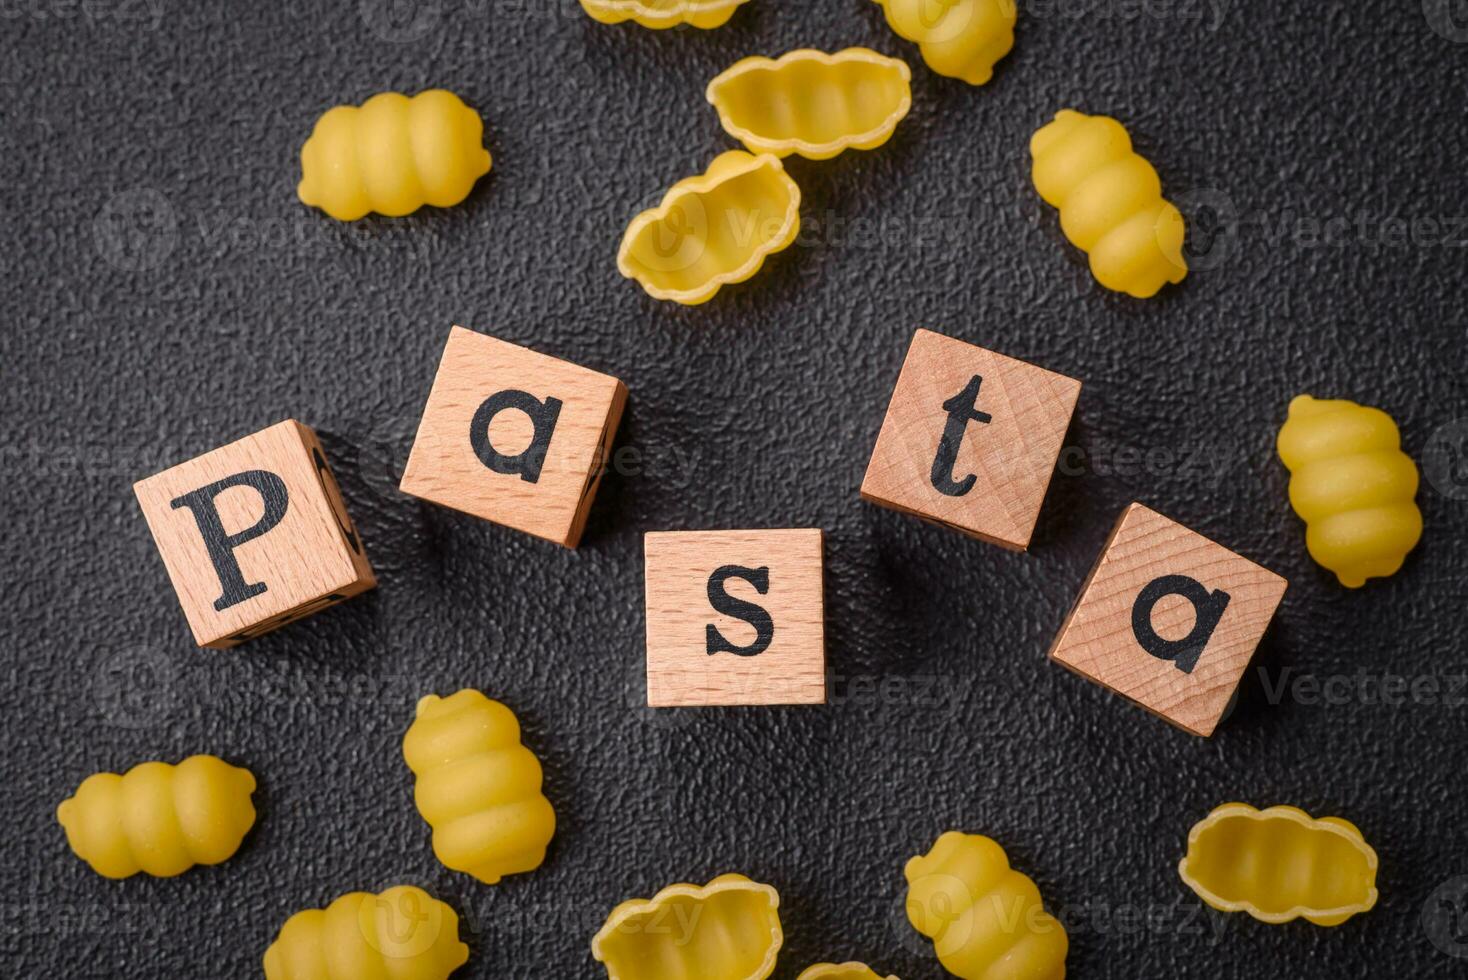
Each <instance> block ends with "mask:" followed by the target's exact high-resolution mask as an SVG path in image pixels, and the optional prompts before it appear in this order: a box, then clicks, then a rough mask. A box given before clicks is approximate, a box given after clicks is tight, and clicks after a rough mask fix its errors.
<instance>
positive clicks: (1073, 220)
mask: <svg viewBox="0 0 1468 980" xmlns="http://www.w3.org/2000/svg"><path fill="white" fill-rule="evenodd" d="M1030 155H1031V157H1032V158H1033V161H1034V169H1033V178H1034V181H1035V189H1036V190H1037V191H1039V192H1040V196H1041V197H1042V198H1044V199H1045V201H1046V203H1048V204H1051V205H1053V206H1054V207H1057V208H1059V209H1060V228H1061V230H1062V231H1063V232H1065V237H1066V238H1068V239H1070V242H1071V244H1073V245H1075V246H1076V247H1077V248H1079V249H1080V250H1081V251H1083V252H1086V253H1088V254H1089V256H1090V260H1091V274H1092V275H1093V276H1095V277H1096V281H1097V282H1099V283H1100V284H1101V285H1103V286H1105V287H1106V288H1107V289H1112V290H1115V291H1117V292H1119V293H1127V294H1128V295H1131V296H1135V297H1137V298H1138V299H1146V298H1147V297H1149V296H1155V295H1156V294H1157V291H1158V290H1159V289H1161V288H1162V287H1163V285H1164V284H1166V283H1169V282H1173V283H1176V282H1182V281H1183V277H1184V276H1186V275H1187V274H1188V263H1187V260H1186V259H1185V258H1184V257H1183V239H1184V236H1185V232H1186V229H1185V228H1184V226H1183V217H1182V214H1181V213H1179V212H1178V209H1177V208H1176V207H1174V206H1173V205H1172V204H1171V203H1169V202H1168V201H1166V200H1164V199H1163V197H1162V182H1161V180H1159V179H1158V177H1157V171H1156V170H1154V169H1152V165H1151V164H1150V163H1148V162H1147V161H1146V160H1144V159H1142V158H1141V157H1139V156H1137V154H1136V153H1134V152H1132V140H1131V137H1130V136H1129V135H1128V134H1127V131H1126V127H1125V126H1123V125H1122V124H1121V123H1119V122H1117V121H1116V120H1115V119H1111V118H1109V117H1107V116H1088V115H1086V114H1085V113H1082V112H1076V111H1075V110H1074V109H1062V110H1060V111H1059V112H1057V113H1056V114H1055V120H1054V121H1053V122H1050V123H1048V124H1046V125H1045V126H1042V127H1041V128H1040V129H1039V130H1038V131H1037V132H1036V133H1035V135H1034V136H1033V137H1031V139H1030Z"/></svg>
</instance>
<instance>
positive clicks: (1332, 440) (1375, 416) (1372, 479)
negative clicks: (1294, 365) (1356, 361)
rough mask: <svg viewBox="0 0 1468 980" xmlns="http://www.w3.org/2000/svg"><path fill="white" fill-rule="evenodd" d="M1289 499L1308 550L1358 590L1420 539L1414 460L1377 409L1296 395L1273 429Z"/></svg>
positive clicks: (1395, 565)
mask: <svg viewBox="0 0 1468 980" xmlns="http://www.w3.org/2000/svg"><path fill="white" fill-rule="evenodd" d="M1278 442H1279V445H1278V448H1279V458H1280V459H1281V460H1282V461H1283V462H1284V464H1285V466H1286V467H1287V468H1288V469H1289V471H1290V506H1292V507H1294V509H1295V513H1296V514H1299V515H1300V517H1301V518H1302V519H1303V520H1304V521H1305V525H1306V530H1305V546H1306V547H1307V548H1308V549H1309V550H1310V557H1312V558H1314V559H1315V560H1316V561H1317V562H1319V563H1320V564H1321V565H1323V566H1325V567H1326V568H1328V569H1330V570H1331V571H1332V572H1335V574H1336V577H1337V578H1339V579H1340V582H1341V584H1342V585H1344V586H1345V587H1346V588H1348V589H1358V588H1360V587H1361V586H1363V585H1365V584H1366V580H1367V579H1368V578H1382V577H1385V576H1387V575H1394V574H1396V572H1397V570H1398V569H1400V568H1401V567H1402V562H1403V561H1404V560H1406V557H1407V553H1408V552H1409V551H1411V550H1412V549H1413V548H1415V547H1416V546H1417V542H1418V541H1420V540H1421V539H1422V511H1421V510H1419V509H1418V508H1417V499H1416V498H1417V484H1418V481H1419V475H1418V472H1417V464H1416V463H1414V462H1413V461H1412V457H1410V456H1408V455H1407V454H1406V453H1404V452H1402V437H1401V434H1400V433H1399V432H1398V431H1397V423H1396V422H1394V421H1392V417H1391V416H1390V415H1388V414H1386V413H1385V412H1383V411H1382V410H1381V409H1379V408H1367V407H1366V406H1364V405H1357V404H1356V403H1355V402H1352V401H1345V400H1320V399H1315V398H1312V397H1310V396H1309V395H1300V396H1298V397H1296V398H1295V399H1294V400H1293V401H1291V402H1290V412H1289V418H1288V419H1287V420H1286V421H1285V424H1284V425H1283V426H1281V427H1280V430H1279V441H1278Z"/></svg>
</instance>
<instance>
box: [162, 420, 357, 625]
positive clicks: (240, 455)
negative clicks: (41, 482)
mask: <svg viewBox="0 0 1468 980" xmlns="http://www.w3.org/2000/svg"><path fill="white" fill-rule="evenodd" d="M133 492H134V493H136V494H137V497H138V503H139V504H140V505H141V506H142V509H143V517H144V519H146V520H147V522H148V528H149V529H150V530H151V531H152V532H153V540H154V541H155V542H156V543H157V545H158V551H159V553H160V554H162V556H163V564H164V566H165V567H166V568H167V569H168V577H169V578H170V579H171V580H172V581H173V588H174V591H176V592H177V593H178V599H179V602H180V603H181V604H182V605H183V611H184V615H185V616H186V617H187V618H188V621H189V626H190V628H191V629H192V630H193V631H194V639H195V640H196V641H197V642H198V644H199V645H200V646H202V647H232V646H234V645H236V644H238V643H243V642H244V641H245V640H249V639H253V638H254V637H257V636H260V635H262V634H264V633H268V632H270V631H271V630H274V629H276V628H278V627H281V626H284V625H286V624H287V623H290V622H294V621H295V620H297V619H301V618H302V617H305V616H309V615H310V614H311V613H314V612H317V611H319V610H321V609H325V608H326V607H327V606H330V605H333V604H335V603H337V602H340V601H341V600H342V599H346V598H349V597H351V596H354V595H357V594H358V593H360V592H365V591H367V590H368V589H370V588H372V587H373V586H374V585H376V584H377V579H376V578H375V577H374V576H373V574H372V566H371V565H370V564H368V562H367V553H366V551H365V550H364V549H363V546H362V539H361V537H360V536H359V535H358V534H357V531H356V529H355V528H354V527H352V521H351V518H349V517H347V511H346V508H345V507H344V506H343V504H342V498H341V491H340V489H339V488H338V487H337V485H336V478H335V477H334V476H332V474H331V469H330V468H329V467H328V466H327V465H326V454H325V453H324V452H323V451H322V449H321V442H320V441H319V440H318V439H317V438H316V433H314V432H312V431H311V430H310V429H309V428H307V427H306V426H304V425H302V424H301V423H299V422H295V421H289V420H288V421H285V422H281V423H279V424H278V425H273V426H271V427H270V428H268V429H262V430H261V431H259V432H257V433H255V434H254V435H252V436H246V437H245V438H243V439H241V440H240V441H239V442H233V443H230V444H229V445H228V446H224V447H222V448H220V449H216V450H214V451H213V452H210V453H205V454H204V455H203V456H200V457H198V458H196V459H191V460H189V461H188V462H187V463H181V464H179V465H178V466H175V467H173V468H172V469H169V470H164V471H163V472H162V473H159V474H157V475H156V476H151V477H149V478H148V479H146V480H140V481H139V482H138V483H136V484H134V485H133Z"/></svg>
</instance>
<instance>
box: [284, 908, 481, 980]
mask: <svg viewBox="0 0 1468 980" xmlns="http://www.w3.org/2000/svg"><path fill="white" fill-rule="evenodd" d="M468 959H469V947H468V946H465V945H464V944H463V943H462V942H460V941H459V917H458V915H457V914H455V912H454V910H453V909H452V908H450V907H449V906H448V905H446V904H444V903H443V902H440V901H439V900H438V899H436V898H434V897H433V896H431V895H429V894H428V893H427V892H425V891H423V890H422V889H421V888H415V887H413V886H412V885H398V886H396V887H394V888H389V889H387V890H386V891H384V892H382V893H381V894H378V895H370V894H367V893H366V892H352V893H350V894H348V895H343V896H341V897H340V898H338V899H337V900H336V901H334V902H332V903H331V904H330V905H328V906H327V907H326V908H324V909H307V910H306V911H304V912H297V913H296V914H295V915H293V916H291V917H290V918H289V919H287V920H286V921H285V925H283V926H281V927H280V933H279V934H278V935H277V936H276V937H275V942H273V943H271V944H270V948H269V949H267V950H266V951H265V957H264V966H265V980H366V978H369V977H373V978H378V977H380V978H388V977H391V978H392V980H445V978H446V977H448V975H449V974H450V973H453V972H454V971H455V970H457V969H458V968H459V967H461V966H463V965H464V963H465V962H466V961H467V960H468Z"/></svg>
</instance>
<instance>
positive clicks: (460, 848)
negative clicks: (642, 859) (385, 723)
mask: <svg viewBox="0 0 1468 980" xmlns="http://www.w3.org/2000/svg"><path fill="white" fill-rule="evenodd" d="M403 758H404V759H406V760H407V762H408V768H409V769H412V770H413V773H414V775H416V776H417V777H418V781H417V783H416V784H415V785H414V787H413V802H414V803H416V804H417V806H418V812H419V813H420V814H422V815H423V819H424V820H426V821H428V825H429V826H430V827H432V828H433V853H435V854H437V855H438V859H439V860H440V861H442V862H443V863H444V865H445V866H446V867H449V868H453V869H454V870H455V871H462V872H464V873H465V874H470V875H473V876H474V877H475V878H478V879H479V880H480V881H482V882H484V883H485V884H488V885H495V884H498V883H499V880H500V879H501V878H502V877H504V876H505V875H510V874H520V873H522V872H526V871H533V870H535V869H536V868H538V867H540V865H541V862H543V861H544V860H545V849H546V845H547V844H549V843H550V839H551V838H552V837H553V836H555V832H556V812H555V810H553V809H552V808H551V805H550V801H549V800H547V799H546V798H545V796H544V794H542V793H541V791H540V786H541V769H540V761H539V760H538V759H536V758H535V756H534V755H533V754H532V753H531V751H530V750H529V749H527V748H526V747H525V746H524V745H522V744H520V723H519V721H518V720H516V718H515V714H514V712H512V711H511V710H510V709H509V708H507V707H505V706H504V705H502V704H500V703H499V702H498V701H491V700H490V699H489V698H487V697H485V696H484V695H483V694H480V693H479V692H478V691H475V690H471V689H467V688H466V689H465V690H462V691H460V692H458V693H457V694H453V695H450V696H449V697H446V698H440V697H438V696H437V695H435V694H430V695H428V696H427V697H425V698H423V699H422V700H421V701H419V702H418V717H417V719H416V720H415V721H414V722H413V724H412V725H411V726H410V727H409V728H408V732H407V734H406V735H404V736H403Z"/></svg>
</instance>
